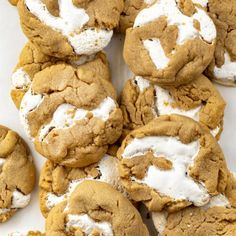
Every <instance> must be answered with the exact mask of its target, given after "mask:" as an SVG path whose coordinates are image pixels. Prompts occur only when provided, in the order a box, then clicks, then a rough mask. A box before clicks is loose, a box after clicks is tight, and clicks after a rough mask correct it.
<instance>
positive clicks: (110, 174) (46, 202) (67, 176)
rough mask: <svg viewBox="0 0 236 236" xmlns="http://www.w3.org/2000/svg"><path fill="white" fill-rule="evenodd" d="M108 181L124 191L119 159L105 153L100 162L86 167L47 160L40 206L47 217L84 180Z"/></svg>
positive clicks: (43, 173)
mask: <svg viewBox="0 0 236 236" xmlns="http://www.w3.org/2000/svg"><path fill="white" fill-rule="evenodd" d="M88 179H94V180H98V181H102V182H106V183H108V184H110V185H111V186H113V187H114V188H116V189H117V190H119V191H122V187H121V184H120V179H119V173H118V160H117V159H116V158H115V157H112V156H110V155H105V156H104V157H103V158H102V159H101V160H100V162H98V163H96V164H92V165H90V166H88V167H85V168H68V167H63V166H60V165H57V164H54V163H53V162H51V161H47V162H46V163H45V165H44V167H43V169H42V172H41V175H40V182H39V186H40V208H41V212H42V213H43V215H44V217H45V218H46V217H47V215H48V213H49V211H50V210H51V209H52V208H53V207H54V206H55V205H57V204H58V203H60V202H62V201H64V200H66V199H67V198H69V197H70V195H71V193H72V192H73V191H74V190H75V189H76V187H77V186H78V185H79V184H81V183H82V182H83V181H84V180H88Z"/></svg>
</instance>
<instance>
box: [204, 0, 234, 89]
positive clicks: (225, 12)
mask: <svg viewBox="0 0 236 236" xmlns="http://www.w3.org/2000/svg"><path fill="white" fill-rule="evenodd" d="M208 11H209V15H210V16H211V18H212V20H213V21H214V23H215V25H216V29H217V43H216V50H215V53H214V58H213V60H212V62H211V64H210V66H209V67H208V68H207V70H206V74H207V75H208V76H209V77H210V78H211V79H213V80H214V81H216V82H218V83H220V84H223V85H228V86H236V82H235V81H236V50H235V44H236V34H235V31H236V16H235V12H236V1H235V0H225V1H219V0H208Z"/></svg>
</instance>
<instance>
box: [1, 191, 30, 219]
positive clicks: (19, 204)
mask: <svg viewBox="0 0 236 236" xmlns="http://www.w3.org/2000/svg"><path fill="white" fill-rule="evenodd" d="M30 197H31V195H30V194H28V195H24V194H23V193H21V192H19V191H18V190H15V191H14V192H13V193H12V205H11V207H10V208H0V215H1V214H5V213H7V212H9V211H10V210H11V209H20V208H24V207H26V206H27V205H28V204H29V202H30Z"/></svg>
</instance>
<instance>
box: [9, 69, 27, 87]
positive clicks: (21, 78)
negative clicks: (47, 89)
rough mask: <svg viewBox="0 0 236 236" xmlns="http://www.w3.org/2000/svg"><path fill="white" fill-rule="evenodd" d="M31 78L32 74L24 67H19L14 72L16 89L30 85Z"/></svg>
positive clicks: (13, 82)
mask: <svg viewBox="0 0 236 236" xmlns="http://www.w3.org/2000/svg"><path fill="white" fill-rule="evenodd" d="M30 84H31V80H30V76H29V75H28V74H27V73H26V72H25V71H24V70H23V69H22V68H19V69H17V70H16V71H15V72H14V73H13V74H12V85H13V87H14V88H16V89H24V88H27V87H28V86H30Z"/></svg>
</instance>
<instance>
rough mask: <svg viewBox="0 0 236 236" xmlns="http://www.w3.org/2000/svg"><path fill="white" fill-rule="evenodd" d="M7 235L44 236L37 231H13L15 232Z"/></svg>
mask: <svg viewBox="0 0 236 236" xmlns="http://www.w3.org/2000/svg"><path fill="white" fill-rule="evenodd" d="M9 236H45V234H42V233H41V232H39V231H29V232H28V233H27V232H25V233H22V232H15V233H11V234H9Z"/></svg>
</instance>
